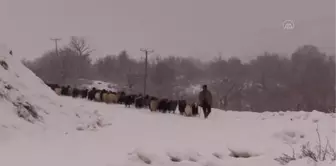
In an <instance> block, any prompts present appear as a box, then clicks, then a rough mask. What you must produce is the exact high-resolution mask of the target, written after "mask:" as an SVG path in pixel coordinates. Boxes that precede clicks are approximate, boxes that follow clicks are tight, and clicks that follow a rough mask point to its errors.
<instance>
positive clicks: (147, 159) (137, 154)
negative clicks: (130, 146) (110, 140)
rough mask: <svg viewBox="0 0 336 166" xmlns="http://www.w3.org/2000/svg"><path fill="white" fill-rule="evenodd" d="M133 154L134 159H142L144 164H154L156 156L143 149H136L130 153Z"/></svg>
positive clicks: (132, 158)
mask: <svg viewBox="0 0 336 166" xmlns="http://www.w3.org/2000/svg"><path fill="white" fill-rule="evenodd" d="M129 155H130V156H131V160H133V161H140V162H142V163H144V164H153V159H154V158H155V156H153V155H150V154H149V153H146V152H144V151H142V150H135V151H133V152H131V153H129Z"/></svg>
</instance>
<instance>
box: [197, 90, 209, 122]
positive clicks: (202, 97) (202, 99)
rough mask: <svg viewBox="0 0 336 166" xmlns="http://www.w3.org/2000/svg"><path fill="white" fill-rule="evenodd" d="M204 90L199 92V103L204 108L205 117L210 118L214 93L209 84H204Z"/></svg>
mask: <svg viewBox="0 0 336 166" xmlns="http://www.w3.org/2000/svg"><path fill="white" fill-rule="evenodd" d="M202 89H203V90H202V91H201V92H200V93H199V94H198V100H199V105H200V106H201V107H202V108H203V112H204V118H205V119H206V118H208V116H209V114H210V113H211V106H212V94H211V92H210V91H209V90H208V87H207V85H203V86H202Z"/></svg>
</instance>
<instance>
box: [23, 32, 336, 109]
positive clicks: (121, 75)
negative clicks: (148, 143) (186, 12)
mask: <svg viewBox="0 0 336 166" xmlns="http://www.w3.org/2000/svg"><path fill="white" fill-rule="evenodd" d="M92 51H93V49H92V48H90V46H89V44H88V43H87V42H86V41H85V39H84V38H82V37H72V38H71V40H70V43H69V44H68V45H66V46H64V47H62V48H60V49H59V54H58V56H57V52H56V50H55V49H53V50H49V51H47V52H46V53H45V54H43V55H42V56H41V57H39V58H37V59H34V60H30V61H28V60H24V61H23V63H24V64H25V65H26V66H27V67H28V68H29V69H31V70H32V71H33V72H34V73H35V74H36V75H37V76H38V77H40V78H41V79H42V80H44V81H46V82H50V83H58V84H68V85H76V84H78V80H80V79H88V80H102V81H106V82H113V83H117V84H119V85H122V86H123V87H127V88H129V90H131V91H132V93H142V90H143V84H144V79H143V75H144V60H136V59H132V58H130V56H129V54H128V53H127V51H126V50H124V51H121V52H120V53H119V54H118V55H107V56H105V57H102V58H99V59H97V60H96V61H93V60H92V59H91V58H90V55H91V53H92ZM196 84H208V86H209V88H210V90H212V93H213V98H214V107H217V108H221V109H224V110H242V111H256V112H262V111H279V110H282V111H286V110H293V111H299V110H305V111H311V110H319V111H323V112H330V111H335V55H327V54H326V53H324V52H321V51H320V50H319V49H318V48H317V47H316V46H313V45H303V46H301V47H298V48H297V49H296V50H295V51H294V52H293V53H292V54H291V55H290V56H287V57H286V56H280V55H279V54H277V53H269V52H265V53H262V54H261V55H259V56H257V57H256V58H254V59H253V60H251V61H249V62H243V61H242V60H240V59H239V58H238V57H231V58H228V59H225V58H222V57H221V56H218V57H216V58H214V59H213V60H212V61H209V62H201V61H200V60H197V59H194V58H190V57H188V58H186V57H177V56H169V57H160V56H155V57H154V58H153V57H152V58H150V60H149V64H148V80H147V87H148V88H147V89H148V90H147V92H148V93H149V94H151V95H155V96H158V97H168V98H181V97H183V98H186V99H189V100H196V99H197V98H196V96H193V95H187V94H183V89H185V88H186V87H189V86H190V85H196Z"/></svg>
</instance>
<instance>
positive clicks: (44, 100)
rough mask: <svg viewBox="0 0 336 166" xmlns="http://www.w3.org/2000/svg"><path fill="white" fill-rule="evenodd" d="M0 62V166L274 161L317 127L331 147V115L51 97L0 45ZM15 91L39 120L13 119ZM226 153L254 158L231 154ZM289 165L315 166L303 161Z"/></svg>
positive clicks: (250, 164) (195, 165)
mask: <svg viewBox="0 0 336 166" xmlns="http://www.w3.org/2000/svg"><path fill="white" fill-rule="evenodd" d="M1 55H3V56H1ZM0 60H3V61H6V63H7V64H8V67H9V69H8V70H5V69H3V68H2V67H1V66H0V78H1V79H0V92H1V93H0V94H2V97H1V101H0V156H1V160H0V165H4V166H5V165H6V166H23V165H24V166H142V165H148V164H146V163H145V162H144V161H146V162H148V163H150V165H153V166H173V165H181V166H226V165H228V166H279V165H280V164H279V163H278V162H277V161H275V160H274V158H276V157H278V156H280V155H281V154H282V153H288V154H291V153H292V149H291V148H290V146H292V147H293V148H294V149H295V150H296V151H297V152H299V147H300V145H302V144H304V143H306V142H307V141H310V142H311V143H312V144H314V143H315V142H316V141H317V134H316V126H317V124H318V128H319V132H320V134H321V139H322V142H325V141H326V139H325V138H326V137H327V138H329V141H330V143H331V145H332V146H333V147H334V146H335V118H334V117H335V116H331V115H330V114H324V113H319V112H315V111H314V112H276V113H270V112H266V113H251V112H233V111H221V110H217V109H213V112H212V114H211V115H210V116H209V118H208V119H203V118H202V117H203V115H201V117H182V116H179V115H174V114H161V113H152V112H150V111H149V110H147V109H139V110H137V109H134V108H125V107H124V106H123V105H113V104H110V105H107V104H102V103H97V102H90V101H87V100H83V99H73V98H69V97H60V96H57V95H56V94H54V92H53V91H52V90H51V89H49V88H48V87H47V86H45V85H44V84H43V82H42V81H41V80H40V79H39V78H37V77H36V76H35V75H34V74H33V73H32V72H31V71H30V70H28V69H27V68H25V67H24V66H23V65H22V64H21V63H20V62H19V60H17V59H15V57H12V56H9V55H8V53H7V51H6V50H5V51H2V52H1V51H0ZM5 84H6V85H8V84H10V85H11V86H12V87H13V88H12V89H10V90H8V89H6V88H5ZM18 96H20V98H21V100H24V101H27V102H29V103H30V104H32V105H33V106H35V107H36V110H37V112H38V114H39V115H40V117H41V119H39V120H35V121H34V122H33V123H30V122H28V121H26V120H24V119H22V118H20V117H18V115H17V114H16V109H17V108H16V107H15V106H13V104H12V103H13V102H15V101H16V99H17V97H18ZM97 122H99V125H97ZM77 129H82V130H77ZM289 145H290V146H289ZM230 151H234V152H236V153H241V152H247V153H249V154H251V155H252V156H253V157H250V158H234V157H231V156H230V155H229V154H230ZM214 154H215V155H214ZM215 156H218V157H215ZM171 157H174V158H178V159H180V160H181V161H180V162H173V161H171V159H170V158H171ZM288 165H289V166H313V165H315V164H314V163H313V162H311V161H310V160H308V159H307V158H304V159H300V160H296V161H292V162H290V163H289V164H288ZM316 165H317V166H332V165H335V163H334V162H331V161H325V162H320V163H317V164H316Z"/></svg>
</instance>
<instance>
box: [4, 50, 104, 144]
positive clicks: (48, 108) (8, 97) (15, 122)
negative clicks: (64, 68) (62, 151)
mask: <svg viewBox="0 0 336 166" xmlns="http://www.w3.org/2000/svg"><path fill="white" fill-rule="evenodd" d="M0 99H1V101H0V133H1V136H2V139H4V138H9V135H10V134H9V132H12V134H13V131H19V132H16V133H17V134H22V133H24V132H27V131H28V132H32V131H38V130H41V129H42V130H45V129H46V128H50V129H56V130H61V131H62V132H66V131H67V130H76V128H77V127H78V125H79V124H80V123H82V121H85V122H89V121H90V119H91V121H96V119H97V118H98V115H97V114H94V111H92V110H85V109H82V110H81V111H79V112H78V111H75V110H74V109H72V107H73V106H72V105H71V103H67V104H64V103H65V102H64V100H66V99H65V98H61V97H59V96H57V95H56V94H55V93H54V92H53V91H52V90H51V89H50V88H49V87H47V86H46V85H45V84H44V82H43V81H42V80H41V79H40V78H38V77H37V76H36V75H35V74H34V73H33V72H32V71H30V70H29V69H28V68H26V67H25V66H24V65H23V64H22V63H21V62H20V60H19V59H16V57H15V56H11V55H10V54H9V51H8V50H6V49H4V48H0ZM6 132H7V134H6ZM0 139H1V138H0Z"/></svg>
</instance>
